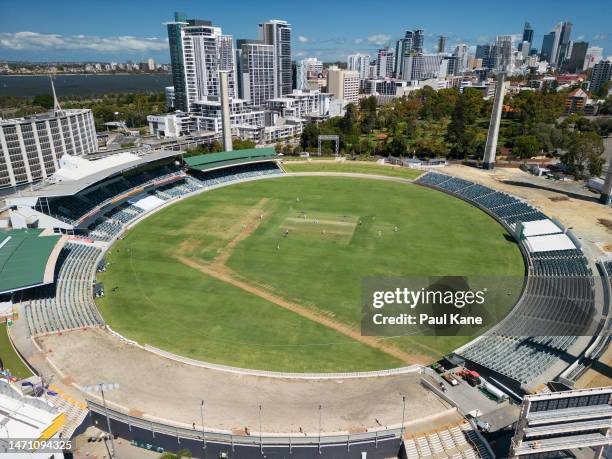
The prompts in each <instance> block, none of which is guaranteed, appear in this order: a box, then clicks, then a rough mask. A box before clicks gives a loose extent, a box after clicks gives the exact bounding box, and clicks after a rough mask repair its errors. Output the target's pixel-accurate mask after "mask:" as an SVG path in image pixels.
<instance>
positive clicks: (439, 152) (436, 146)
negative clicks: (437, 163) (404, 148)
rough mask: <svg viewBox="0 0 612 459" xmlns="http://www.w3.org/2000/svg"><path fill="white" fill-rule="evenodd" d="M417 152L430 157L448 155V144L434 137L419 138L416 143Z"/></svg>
mask: <svg viewBox="0 0 612 459" xmlns="http://www.w3.org/2000/svg"><path fill="white" fill-rule="evenodd" d="M414 146H415V149H416V153H417V154H418V155H420V156H421V155H424V156H428V157H430V158H431V157H438V156H446V154H447V153H448V148H447V147H446V144H445V143H444V142H442V141H440V140H436V139H432V138H421V139H418V140H417V141H416V142H415V144H414Z"/></svg>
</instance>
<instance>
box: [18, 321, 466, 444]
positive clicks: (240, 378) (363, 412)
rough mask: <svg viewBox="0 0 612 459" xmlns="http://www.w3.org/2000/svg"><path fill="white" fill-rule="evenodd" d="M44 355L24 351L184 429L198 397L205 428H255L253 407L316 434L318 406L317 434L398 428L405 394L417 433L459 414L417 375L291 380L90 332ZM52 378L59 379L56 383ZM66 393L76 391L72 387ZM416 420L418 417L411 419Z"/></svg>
mask: <svg viewBox="0 0 612 459" xmlns="http://www.w3.org/2000/svg"><path fill="white" fill-rule="evenodd" d="M38 340H39V341H38V342H39V344H40V346H41V348H42V349H44V350H45V353H46V358H47V360H46V362H45V359H44V357H43V356H42V355H40V354H39V355H31V356H28V360H30V361H31V362H38V363H39V364H41V365H42V366H43V367H44V366H46V364H47V363H48V362H51V363H52V365H53V366H54V367H55V368H54V370H55V372H56V373H57V372H58V370H59V373H60V374H59V375H58V377H61V378H62V382H63V385H65V386H70V385H71V384H72V385H76V386H84V385H87V384H94V383H97V382H101V381H109V382H114V383H119V385H120V388H119V390H116V391H113V392H109V393H107V394H106V396H107V400H108V401H109V405H110V406H111V407H112V408H115V409H119V410H121V411H124V412H131V413H134V414H137V415H139V416H142V415H144V416H145V417H146V418H148V419H151V420H160V421H161V422H168V423H171V424H174V425H179V426H182V427H186V428H192V424H193V423H196V425H197V426H199V425H200V424H201V423H200V422H199V419H200V401H201V400H205V403H206V421H205V424H206V427H207V428H208V429H212V430H224V431H236V430H243V429H244V428H245V427H247V428H248V429H249V430H250V431H251V432H253V431H258V405H261V406H262V414H263V415H262V420H263V428H262V430H263V431H264V432H275V433H289V432H291V431H293V432H297V431H299V429H300V428H301V429H302V431H303V432H305V433H311V434H314V433H316V432H317V431H318V406H319V405H321V406H322V410H323V415H322V429H323V431H324V432H348V431H353V432H354V431H359V430H363V429H364V428H368V429H377V428H384V426H397V425H399V424H400V423H401V418H402V396H406V400H407V404H406V419H407V421H412V422H410V423H409V424H408V430H409V431H410V430H411V429H414V431H415V432H416V431H424V430H430V429H432V428H435V427H436V426H439V425H443V424H446V423H449V422H452V421H453V420H456V419H458V418H457V416H456V415H454V414H452V413H450V412H449V410H448V407H447V406H446V405H445V404H443V403H442V402H441V401H440V400H439V399H438V398H437V397H435V396H434V395H433V394H432V393H431V392H429V391H427V390H426V389H424V388H423V387H422V386H421V385H420V384H419V378H420V375H419V374H418V373H411V374H402V375H391V376H381V377H372V378H353V379H332V380H295V379H280V378H269V377H262V376H251V375H240V374H234V373H228V372H223V371H218V370H212V369H207V368H201V367H196V366H191V365H186V364H183V363H180V362H176V361H173V360H169V359H166V358H163V357H160V356H158V355H155V354H153V353H151V352H148V351H145V350H143V349H140V348H138V347H135V346H131V345H128V344H125V343H123V342H121V341H119V340H118V339H117V338H115V337H113V336H111V335H110V334H109V333H107V332H106V331H103V330H101V329H90V330H87V331H74V332H67V333H64V334H62V335H61V336H59V335H50V336H47V337H44V338H39V339H38ZM57 382H58V383H59V381H57ZM71 393H72V395H76V396H78V392H77V391H76V390H75V389H74V388H73V389H72V391H71ZM414 421H417V422H414Z"/></svg>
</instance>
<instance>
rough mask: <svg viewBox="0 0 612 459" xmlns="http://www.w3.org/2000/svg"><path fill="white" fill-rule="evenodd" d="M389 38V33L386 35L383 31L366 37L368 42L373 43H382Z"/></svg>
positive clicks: (386, 41)
mask: <svg viewBox="0 0 612 459" xmlns="http://www.w3.org/2000/svg"><path fill="white" fill-rule="evenodd" d="M389 40H391V35H386V34H384V33H378V34H376V35H370V36H369V37H368V42H369V43H374V44H375V45H379V46H380V45H384V44H386V43H388V42H389Z"/></svg>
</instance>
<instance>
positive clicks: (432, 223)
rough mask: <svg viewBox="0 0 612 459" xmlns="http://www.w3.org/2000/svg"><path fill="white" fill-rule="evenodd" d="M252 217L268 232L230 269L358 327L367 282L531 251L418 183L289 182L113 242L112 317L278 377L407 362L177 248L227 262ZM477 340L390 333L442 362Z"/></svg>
mask: <svg viewBox="0 0 612 459" xmlns="http://www.w3.org/2000/svg"><path fill="white" fill-rule="evenodd" d="M378 167H380V166H378ZM298 198H299V199H298ZM261 213H263V214H264V218H263V219H262V220H260V217H259V216H260V214H261ZM304 214H306V215H307V220H304V221H303V222H302V221H301V220H300V218H301V217H303V215H304ZM247 217H248V218H247ZM312 219H317V220H318V223H317V224H316V225H313V224H312ZM253 220H258V222H257V223H259V226H257V229H255V230H254V231H253V232H252V233H251V234H250V235H249V236H248V237H247V238H246V239H244V240H242V241H241V242H239V243H238V244H237V245H236V247H235V248H234V249H233V252H231V256H229V259H228V260H227V263H226V266H228V267H229V268H231V269H232V270H233V271H234V272H236V273H238V274H239V275H240V277H241V278H242V279H245V280H247V281H248V282H251V283H254V284H257V285H260V286H265V287H266V288H267V289H268V290H270V291H273V292H274V293H275V294H276V295H278V296H281V297H282V298H285V299H287V300H290V301H293V302H296V303H299V304H300V305H302V306H306V307H309V308H313V309H315V310H317V311H319V312H320V313H322V314H325V315H327V316H329V317H331V318H333V319H334V320H336V321H338V322H341V323H344V324H348V325H351V326H353V327H354V328H356V329H359V320H360V304H361V279H362V277H364V276H368V275H385V276H386V275H395V276H409V275H450V274H454V275H467V274H472V275H476V274H481V275H516V276H522V275H523V272H524V266H523V261H522V257H521V255H520V251H519V249H518V247H517V246H516V244H515V243H514V242H512V241H511V240H509V238H508V237H507V236H508V235H507V234H506V232H505V230H504V229H503V228H502V227H501V226H500V225H499V224H498V223H497V222H495V221H494V220H493V219H492V218H491V217H489V216H488V215H487V214H485V213H483V212H482V211H480V210H478V209H476V208H474V207H472V206H471V205H469V204H467V203H465V202H463V201H461V200H459V199H456V198H453V197H451V196H448V195H446V194H443V193H441V192H437V191H434V190H431V189H428V188H424V187H420V186H417V185H412V184H401V183H396V182H387V181H380V180H371V179H358V178H347V177H285V178H280V179H274V180H262V181H256V182H249V183H243V184H239V185H233V186H230V187H226V188H221V189H218V190H213V191H211V192H206V193H202V194H200V195H197V196H195V197H192V198H189V199H186V200H183V201H181V202H179V203H177V204H174V205H172V206H170V207H168V208H167V209H164V210H162V211H160V212H157V213H155V214H154V215H152V216H150V217H148V218H147V219H145V220H144V221H143V222H142V223H140V224H138V225H137V226H136V227H135V228H133V229H132V230H131V231H130V232H129V233H128V234H127V235H126V237H125V238H124V239H123V240H121V241H119V242H118V243H116V244H115V245H114V246H113V247H112V248H111V250H110V252H109V254H108V255H107V261H108V262H109V265H108V270H107V272H106V273H101V274H98V281H100V282H103V283H104V285H105V290H106V296H105V297H104V298H103V299H100V300H97V301H98V306H99V307H100V309H101V312H102V314H103V316H104V318H105V319H106V321H107V322H108V323H109V325H110V326H111V327H112V328H113V329H115V330H116V331H118V332H119V333H122V334H123V335H125V336H126V337H128V338H131V339H135V340H137V341H139V342H140V343H148V344H151V345H154V346H156V347H159V348H162V349H165V350H168V351H171V352H175V353H178V354H181V355H185V356H188V357H191V358H195V359H200V360H206V361H209V362H214V363H221V364H226V365H234V366H241V367H249V368H257V369H267V370H276V371H356V370H373V369H381V368H390V367H395V366H399V365H401V362H400V361H399V360H397V359H396V358H394V357H391V356H389V355H388V354H386V353H383V352H382V351H380V350H378V349H375V348H372V347H370V346H368V345H366V344H362V343H360V342H357V341H354V340H352V339H351V338H349V337H347V336H346V335H344V334H340V333H339V332H337V331H335V330H333V329H330V328H328V327H326V326H324V325H321V324H319V323H316V322H313V321H311V320H309V319H306V318H304V317H302V316H300V315H298V314H296V313H294V312H291V311H288V310H286V309H283V308H282V307H280V306H278V305H276V304H274V303H271V302H269V301H267V300H264V299H262V298H260V297H258V296H255V295H253V294H250V293H247V292H245V291H244V290H241V289H240V288H238V287H235V286H232V285H230V284H226V283H224V282H223V281H220V280H217V279H215V278H212V277H210V276H208V275H205V274H203V273H201V272H200V271H198V270H196V269H193V268H190V267H188V266H186V265H184V264H182V263H180V262H179V261H178V260H176V259H175V258H174V255H175V254H176V253H177V251H181V252H182V253H183V254H184V255H185V256H187V257H189V258H192V259H193V260H196V261H198V262H210V261H211V260H213V259H214V258H215V257H216V256H218V255H219V254H224V253H225V255H228V254H229V252H225V251H226V250H227V248H226V246H227V244H228V242H229V241H231V240H233V239H234V238H235V237H236V236H237V234H239V233H240V232H241V231H243V230H244V229H243V225H245V224H253ZM359 221H361V222H362V223H361V224H359ZM289 224H291V225H292V226H291V231H290V234H289V235H288V236H287V237H285V236H284V232H285V229H286V227H287V226H288V225H289ZM395 226H397V227H398V231H397V232H395V231H394V227H395ZM314 228H316V229H314ZM323 229H325V234H323ZM379 232H380V233H379ZM115 288H116V289H115ZM113 289H115V291H114V292H113ZM468 340H469V337H401V338H393V339H391V341H393V342H394V343H395V344H396V345H397V346H398V347H399V348H401V349H403V350H404V351H407V352H414V353H415V354H419V355H421V356H423V355H424V356H427V357H428V358H431V360H434V359H435V358H437V357H439V356H441V355H443V354H445V353H447V352H449V351H451V350H453V349H455V348H456V347H458V346H459V345H461V344H463V343H465V342H467V341H468Z"/></svg>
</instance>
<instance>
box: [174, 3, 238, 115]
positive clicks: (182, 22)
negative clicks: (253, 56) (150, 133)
mask: <svg viewBox="0 0 612 459" xmlns="http://www.w3.org/2000/svg"><path fill="white" fill-rule="evenodd" d="M174 18H175V21H174V22H171V23H168V24H167V28H168V42H169V46H170V61H171V65H172V79H173V83H174V93H175V106H176V108H177V109H178V110H182V111H186V112H188V111H190V108H191V105H192V104H193V103H194V102H196V101H198V100H203V99H205V98H207V97H211V96H213V97H217V96H219V71H221V70H223V71H227V72H228V84H229V95H230V97H234V96H235V84H234V81H235V80H234V79H235V67H236V66H235V61H234V52H233V49H232V48H233V45H232V41H233V39H232V37H231V35H223V34H222V33H221V28H220V27H214V26H213V25H212V23H211V22H210V21H204V20H201V19H185V15H184V14H183V13H175V15H174Z"/></svg>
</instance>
